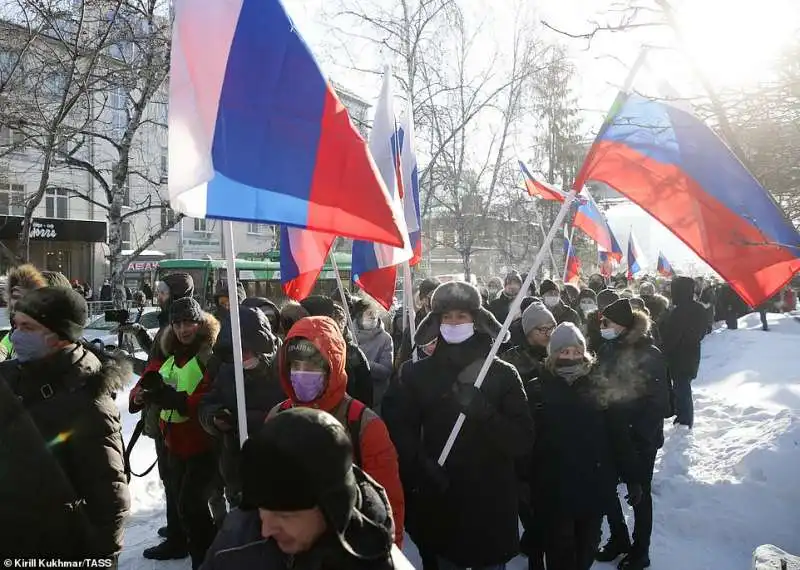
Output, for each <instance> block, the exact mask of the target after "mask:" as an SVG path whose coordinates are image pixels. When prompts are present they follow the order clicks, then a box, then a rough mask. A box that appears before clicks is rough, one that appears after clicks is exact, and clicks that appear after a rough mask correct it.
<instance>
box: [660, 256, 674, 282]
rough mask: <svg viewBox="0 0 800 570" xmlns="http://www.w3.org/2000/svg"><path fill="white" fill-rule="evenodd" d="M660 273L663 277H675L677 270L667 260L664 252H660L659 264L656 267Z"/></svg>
mask: <svg viewBox="0 0 800 570" xmlns="http://www.w3.org/2000/svg"><path fill="white" fill-rule="evenodd" d="M656 271H658V274H659V275H661V276H663V277H675V270H674V269H672V264H670V262H669V261H668V260H667V258H666V256H665V255H664V254H663V252H660V251H659V252H658V266H657V267H656Z"/></svg>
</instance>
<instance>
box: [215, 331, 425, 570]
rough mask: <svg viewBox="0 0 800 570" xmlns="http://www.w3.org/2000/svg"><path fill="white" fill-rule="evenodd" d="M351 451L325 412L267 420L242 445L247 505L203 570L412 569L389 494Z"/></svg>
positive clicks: (298, 411)
mask: <svg viewBox="0 0 800 570" xmlns="http://www.w3.org/2000/svg"><path fill="white" fill-rule="evenodd" d="M326 320H327V319H326ZM331 326H333V324H331ZM353 451H354V450H353V444H352V442H351V440H350V438H349V437H348V433H347V430H346V429H345V428H344V427H343V426H342V424H341V423H340V422H339V421H338V420H337V419H336V418H335V417H333V416H332V415H330V414H328V413H327V412H323V411H320V410H314V409H310V408H292V409H290V410H286V411H284V412H281V413H280V414H277V415H276V416H275V417H274V418H271V419H269V420H267V422H266V424H264V426H263V427H262V428H261V430H260V431H258V432H256V433H253V434H252V435H251V436H250V438H249V439H248V440H247V442H246V443H245V444H244V447H243V448H242V480H243V493H242V501H243V502H242V509H241V510H235V511H233V512H232V513H231V514H230V515H229V516H228V518H227V519H226V520H225V526H224V527H223V529H222V531H220V533H219V534H218V535H217V538H216V539H215V541H214V544H213V545H212V546H211V548H210V550H209V552H208V555H207V557H206V561H205V564H204V565H203V568H204V569H205V570H240V569H246V568H247V569H249V568H264V569H268V570H282V569H287V570H288V569H289V568H321V569H322V568H331V569H333V568H335V569H337V570H351V569H352V570H356V569H358V570H393V569H394V570H411V568H412V567H411V564H409V562H408V560H406V559H405V557H404V556H403V555H402V553H401V552H400V550H399V549H398V548H397V547H396V546H393V545H392V540H393V537H394V531H393V525H392V517H391V509H390V507H389V501H388V500H387V498H386V493H385V492H384V490H383V489H382V488H381V487H380V485H378V484H377V483H376V482H375V481H374V480H373V479H371V478H370V477H369V476H367V475H365V474H364V473H363V472H362V471H361V470H360V469H359V468H358V467H357V466H355V465H354V464H353Z"/></svg>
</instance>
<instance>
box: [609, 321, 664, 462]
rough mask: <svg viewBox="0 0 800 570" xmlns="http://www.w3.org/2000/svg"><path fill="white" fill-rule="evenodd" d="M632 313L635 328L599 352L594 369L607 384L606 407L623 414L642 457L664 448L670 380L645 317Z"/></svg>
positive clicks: (662, 357) (634, 443)
mask: <svg viewBox="0 0 800 570" xmlns="http://www.w3.org/2000/svg"><path fill="white" fill-rule="evenodd" d="M633 314H634V325H633V326H632V327H631V328H630V329H629V330H628V332H627V333H626V334H625V335H624V336H622V337H620V338H617V339H614V340H613V341H608V342H606V343H605V344H604V345H603V347H602V348H601V349H600V352H599V354H598V363H597V368H596V370H597V373H598V374H599V375H600V376H601V378H602V379H603V380H604V381H605V382H606V383H607V385H608V405H609V406H615V407H617V408H619V410H620V413H623V414H625V416H626V418H627V421H628V425H629V426H630V437H631V440H632V443H633V445H634V447H635V448H636V450H637V452H638V453H639V454H640V455H643V454H647V453H649V452H653V451H655V450H656V449H660V448H661V447H662V446H663V445H664V418H665V417H667V416H669V409H670V400H669V378H668V376H667V363H666V360H665V359H664V356H663V355H662V354H661V351H660V350H658V348H656V347H655V345H654V343H653V339H652V338H651V337H650V336H649V332H650V322H649V320H648V318H647V316H646V315H645V314H644V313H641V312H638V311H636V312H634V313H633Z"/></svg>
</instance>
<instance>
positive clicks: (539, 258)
mask: <svg viewBox="0 0 800 570" xmlns="http://www.w3.org/2000/svg"><path fill="white" fill-rule="evenodd" d="M576 194H577V193H576V191H575V190H572V191H571V192H570V194H569V197H568V198H567V199H566V200H564V203H563V204H561V209H560V210H559V211H558V215H557V216H556V219H555V221H554V222H553V225H552V226H551V228H550V231H549V232H548V234H547V236H546V237H545V238H544V243H543V244H542V247H540V248H539V252H538V253H537V254H536V259H535V260H534V261H533V266H532V267H531V270H530V271H529V272H528V277H527V278H526V279H525V283H523V284H522V288H521V289H520V290H519V293H518V294H517V297H516V298H515V299H514V302H513V303H511V307H510V308H509V310H508V316H507V317H506V320H505V322H504V323H503V328H501V329H500V334H498V335H497V338H496V339H494V343H493V344H492V348H491V350H490V351H489V355H488V356H487V357H486V360H485V361H484V362H483V366H482V367H481V369H480V372H478V378H477V379H476V380H475V387H476V388H480V387H481V385H482V384H483V381H484V380H485V379H486V374H487V373H488V372H489V367H490V366H491V365H492V362H493V361H494V358H495V356H497V352H498V351H499V350H500V345H501V344H503V340H504V339H505V336H506V334H507V333H508V329H509V327H510V326H511V321H512V320H513V317H514V315H516V314H517V313H518V312H519V310H520V307H521V306H522V299H524V298H525V296H526V294H527V291H528V288H530V286H531V283H533V277H534V275H536V272H537V271H538V270H539V266H540V265H541V264H542V262H543V261H544V258H545V255H547V250H549V249H550V244H551V243H553V238H554V237H555V235H556V232H557V231H558V230H559V229H561V224H562V223H564V218H565V217H566V216H567V213H568V212H569V209H570V206H571V205H572V202H573V201H574V200H575V196H576ZM466 419H467V416H465V415H464V413H463V412H462V413H460V414H458V419H457V420H456V424H455V425H454V426H453V430H452V431H451V432H450V436H449V437H448V438H447V442H446V443H445V444H444V449H442V454H441V455H440V456H439V465H442V466H444V463H445V461H447V456H448V455H450V451H451V450H452V449H453V445H454V444H455V442H456V439H457V438H458V434H459V432H460V431H461V427H462V426H463V425H464V421H465V420H466Z"/></svg>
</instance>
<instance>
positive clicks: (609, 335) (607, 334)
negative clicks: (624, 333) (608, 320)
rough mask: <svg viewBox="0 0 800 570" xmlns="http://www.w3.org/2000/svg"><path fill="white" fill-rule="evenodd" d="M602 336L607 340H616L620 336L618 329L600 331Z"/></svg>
mask: <svg viewBox="0 0 800 570" xmlns="http://www.w3.org/2000/svg"><path fill="white" fill-rule="evenodd" d="M600 336H602V337H603V338H604V339H605V340H614V339H615V338H617V337H618V336H619V331H617V330H616V329H600Z"/></svg>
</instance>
